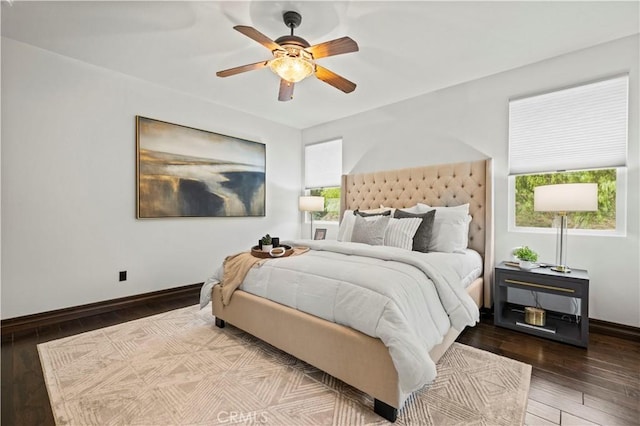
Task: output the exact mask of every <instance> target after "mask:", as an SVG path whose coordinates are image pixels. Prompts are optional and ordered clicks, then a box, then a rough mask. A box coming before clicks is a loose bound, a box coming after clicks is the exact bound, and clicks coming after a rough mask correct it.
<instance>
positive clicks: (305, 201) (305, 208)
mask: <svg viewBox="0 0 640 426" xmlns="http://www.w3.org/2000/svg"><path fill="white" fill-rule="evenodd" d="M298 208H299V210H300V211H301V212H321V211H323V210H324V197H315V196H311V195H309V196H302V197H300V200H299V201H298Z"/></svg>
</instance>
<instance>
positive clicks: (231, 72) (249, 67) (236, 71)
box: [216, 61, 269, 77]
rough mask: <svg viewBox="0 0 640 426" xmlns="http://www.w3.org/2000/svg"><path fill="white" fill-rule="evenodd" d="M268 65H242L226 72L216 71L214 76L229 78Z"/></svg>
mask: <svg viewBox="0 0 640 426" xmlns="http://www.w3.org/2000/svg"><path fill="white" fill-rule="evenodd" d="M267 65H269V61H262V62H256V63H255V64H247V65H242V66H240V67H235V68H229V69H228V70H222V71H218V72H217V73H216V75H217V76H218V77H229V76H232V75H236V74H240V73H242V72H247V71H251V70H257V69H260V68H264V67H266V66H267Z"/></svg>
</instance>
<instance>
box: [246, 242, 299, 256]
mask: <svg viewBox="0 0 640 426" xmlns="http://www.w3.org/2000/svg"><path fill="white" fill-rule="evenodd" d="M263 247H264V246H263ZM280 249H282V250H283V252H282V253H281V252H280ZM251 254H252V255H253V256H255V257H260V258H262V259H267V258H270V257H287V256H291V255H292V254H293V247H291V246H288V245H286V244H282V245H281V246H280V247H275V248H272V249H270V250H269V251H264V249H263V248H260V247H259V246H253V247H252V248H251Z"/></svg>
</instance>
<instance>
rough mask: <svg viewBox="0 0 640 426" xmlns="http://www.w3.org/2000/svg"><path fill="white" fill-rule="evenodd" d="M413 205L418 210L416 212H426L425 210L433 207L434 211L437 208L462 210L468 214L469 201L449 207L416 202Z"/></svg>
mask: <svg viewBox="0 0 640 426" xmlns="http://www.w3.org/2000/svg"><path fill="white" fill-rule="evenodd" d="M415 207H416V209H417V210H418V213H426V212H428V211H430V210H433V209H435V210H436V211H438V210H443V211H464V212H465V213H466V214H469V203H467V204H460V205H459V206H451V207H444V206H437V207H431V206H430V205H428V204H423V203H418V204H416V206H415Z"/></svg>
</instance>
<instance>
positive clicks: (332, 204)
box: [304, 139, 342, 222]
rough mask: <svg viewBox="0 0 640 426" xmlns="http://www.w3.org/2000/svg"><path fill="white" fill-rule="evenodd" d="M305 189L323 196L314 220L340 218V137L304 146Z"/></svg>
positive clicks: (333, 220)
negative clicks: (321, 204) (322, 209)
mask: <svg viewBox="0 0 640 426" xmlns="http://www.w3.org/2000/svg"><path fill="white" fill-rule="evenodd" d="M304 176H305V177H304V181H305V189H306V190H307V191H308V193H309V194H310V195H318V196H322V197H324V211H322V212H314V213H313V219H314V220H322V221H331V222H338V220H339V219H340V181H341V178H342V139H334V140H331V141H327V142H321V143H317V144H313V145H307V146H305V147H304Z"/></svg>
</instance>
